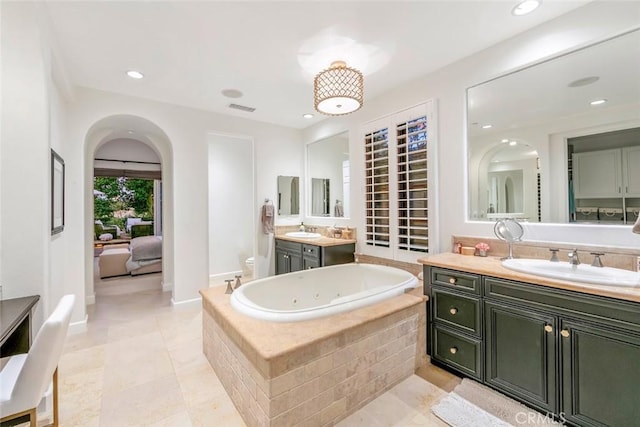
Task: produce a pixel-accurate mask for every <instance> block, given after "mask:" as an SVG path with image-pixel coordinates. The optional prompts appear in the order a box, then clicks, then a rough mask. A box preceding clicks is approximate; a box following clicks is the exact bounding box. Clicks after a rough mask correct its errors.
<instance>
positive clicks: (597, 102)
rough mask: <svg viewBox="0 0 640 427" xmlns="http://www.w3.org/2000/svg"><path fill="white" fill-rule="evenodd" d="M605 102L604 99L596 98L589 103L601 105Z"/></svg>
mask: <svg viewBox="0 0 640 427" xmlns="http://www.w3.org/2000/svg"><path fill="white" fill-rule="evenodd" d="M605 102H607V100H606V99H596V100H595V101H591V102H590V103H589V104H591V105H602V104H604V103H605Z"/></svg>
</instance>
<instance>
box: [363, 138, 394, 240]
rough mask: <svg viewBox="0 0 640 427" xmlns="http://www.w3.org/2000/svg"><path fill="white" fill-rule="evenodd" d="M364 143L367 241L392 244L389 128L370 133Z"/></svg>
mask: <svg viewBox="0 0 640 427" xmlns="http://www.w3.org/2000/svg"><path fill="white" fill-rule="evenodd" d="M364 144H365V198H366V242H367V245H370V246H382V247H387V248H388V247H389V245H390V238H391V228H390V217H389V215H390V208H389V195H390V191H389V129H388V128H382V129H378V130H375V131H373V132H369V133H367V134H366V135H365V137H364Z"/></svg>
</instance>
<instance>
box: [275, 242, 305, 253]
mask: <svg viewBox="0 0 640 427" xmlns="http://www.w3.org/2000/svg"><path fill="white" fill-rule="evenodd" d="M276 249H280V250H283V251H287V252H290V253H299V254H300V253H302V243H296V242H289V241H287V240H280V239H276Z"/></svg>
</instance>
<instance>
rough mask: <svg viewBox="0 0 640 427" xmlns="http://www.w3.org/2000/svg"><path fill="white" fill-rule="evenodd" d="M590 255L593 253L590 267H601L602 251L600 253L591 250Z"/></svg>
mask: <svg viewBox="0 0 640 427" xmlns="http://www.w3.org/2000/svg"><path fill="white" fill-rule="evenodd" d="M591 255H593V262H592V263H591V266H592V267H603V265H602V260H601V259H600V257H601V256H603V255H604V253H602V252H591Z"/></svg>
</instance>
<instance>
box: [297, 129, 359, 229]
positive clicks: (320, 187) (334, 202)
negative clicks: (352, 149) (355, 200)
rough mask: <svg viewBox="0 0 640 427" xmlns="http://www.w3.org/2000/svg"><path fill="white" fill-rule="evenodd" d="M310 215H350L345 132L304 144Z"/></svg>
mask: <svg viewBox="0 0 640 427" xmlns="http://www.w3.org/2000/svg"><path fill="white" fill-rule="evenodd" d="M307 176H308V177H309V178H308V179H309V181H308V183H307V185H308V188H309V190H310V192H309V194H311V197H310V198H309V206H308V210H307V212H308V214H309V215H310V216H325V217H336V218H338V217H346V218H348V217H349V136H348V134H347V132H344V133H341V134H338V135H334V136H332V137H330V138H326V139H322V140H320V141H316V142H313V143H311V144H308V145H307Z"/></svg>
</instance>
